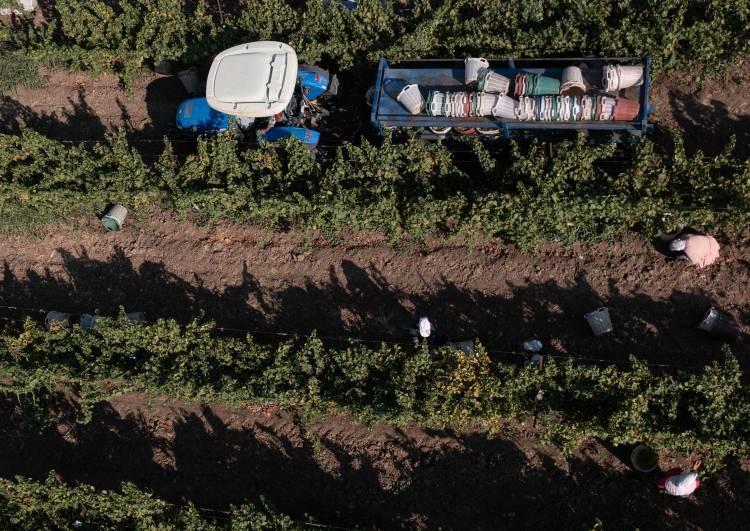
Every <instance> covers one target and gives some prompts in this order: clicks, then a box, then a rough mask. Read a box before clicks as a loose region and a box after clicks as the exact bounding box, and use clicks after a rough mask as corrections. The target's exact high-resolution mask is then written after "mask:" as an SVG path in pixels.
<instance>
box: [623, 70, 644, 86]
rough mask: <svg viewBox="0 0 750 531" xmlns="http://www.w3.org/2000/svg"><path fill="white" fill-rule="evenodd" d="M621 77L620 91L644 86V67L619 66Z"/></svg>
mask: <svg viewBox="0 0 750 531" xmlns="http://www.w3.org/2000/svg"><path fill="white" fill-rule="evenodd" d="M617 70H618V73H619V75H620V84H619V86H618V89H624V88H628V87H635V86H636V85H641V84H643V67H642V66H620V65H618V66H617Z"/></svg>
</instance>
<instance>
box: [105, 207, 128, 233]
mask: <svg viewBox="0 0 750 531" xmlns="http://www.w3.org/2000/svg"><path fill="white" fill-rule="evenodd" d="M127 216H128V209H127V208H125V207H124V206H122V205H114V206H113V207H112V208H110V209H109V210H108V211H107V213H106V214H105V215H104V217H103V218H102V225H104V228H105V229H107V230H108V231H110V232H118V231H120V230H122V226H123V225H124V224H125V218H126V217H127Z"/></svg>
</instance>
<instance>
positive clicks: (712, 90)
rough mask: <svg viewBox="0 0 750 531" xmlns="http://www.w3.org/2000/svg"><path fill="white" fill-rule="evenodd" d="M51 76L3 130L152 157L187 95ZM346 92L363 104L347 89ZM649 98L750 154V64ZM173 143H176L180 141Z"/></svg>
mask: <svg viewBox="0 0 750 531" xmlns="http://www.w3.org/2000/svg"><path fill="white" fill-rule="evenodd" d="M46 76H47V79H48V81H47V86H46V87H44V88H41V89H20V90H19V91H18V93H17V94H16V95H8V96H0V131H3V132H8V131H10V132H13V131H16V130H17V128H18V125H19V124H27V125H29V126H31V127H33V128H34V129H36V130H38V131H41V132H43V133H45V134H48V135H51V136H53V137H55V138H59V139H65V140H100V139H102V138H103V137H104V135H105V133H106V132H111V131H114V130H116V129H117V128H118V127H120V126H123V127H125V128H126V129H127V130H128V133H129V137H130V139H131V140H132V141H134V142H136V143H137V146H138V148H139V150H140V151H141V152H142V153H144V154H145V155H146V157H154V156H157V155H158V154H159V153H160V152H161V147H162V145H161V140H162V137H163V136H164V135H165V134H168V133H169V132H170V127H171V126H172V125H173V123H174V118H175V115H176V112H177V106H178V105H179V103H180V102H181V101H182V100H184V99H186V98H187V97H188V95H187V93H186V92H185V90H184V89H183V87H182V84H181V83H180V82H179V80H178V79H177V78H176V77H163V76H157V75H149V76H146V77H144V78H142V79H140V80H138V81H137V82H135V84H134V86H133V88H132V90H131V92H127V91H125V90H124V89H123V88H121V87H120V86H119V84H118V81H117V78H116V77H115V76H111V75H102V76H99V77H97V78H93V77H92V76H90V75H87V74H83V73H71V72H66V71H50V72H47V73H46ZM352 90H354V89H352ZM342 94H343V95H344V96H346V97H347V98H350V99H352V101H354V102H361V101H363V100H362V98H356V97H353V96H355V95H352V94H350V93H348V92H347V91H346V87H343V92H342ZM651 102H652V103H654V104H655V105H656V113H655V114H654V115H653V118H654V121H655V122H656V123H657V124H658V125H659V126H665V127H669V128H673V129H676V130H678V131H681V132H683V133H685V138H686V142H687V146H688V148H689V150H690V151H693V150H695V149H703V150H704V151H705V152H706V153H707V154H715V153H717V152H719V151H721V150H722V149H723V148H724V147H725V146H726V143H727V142H728V140H729V138H730V137H731V135H736V136H737V140H738V142H737V145H738V152H739V153H741V154H745V155H747V154H749V153H750V152H748V147H747V146H748V145H750V137H749V136H748V135H750V61H745V62H744V63H741V64H740V65H739V66H737V67H736V68H735V69H734V70H732V71H731V72H728V73H727V74H726V75H725V76H723V77H721V78H718V79H715V80H712V81H708V82H706V83H705V84H702V85H701V84H699V83H698V82H697V81H696V80H695V78H694V76H693V74H692V73H688V72H684V73H677V74H672V75H669V76H662V77H661V78H660V79H657V80H656V82H655V83H654V85H653V90H652V96H651ZM169 136H170V138H172V137H174V135H173V134H170V135H169ZM657 137H658V135H657ZM175 140H177V144H178V145H177V147H178V148H179V147H180V141H179V140H178V139H176V138H175Z"/></svg>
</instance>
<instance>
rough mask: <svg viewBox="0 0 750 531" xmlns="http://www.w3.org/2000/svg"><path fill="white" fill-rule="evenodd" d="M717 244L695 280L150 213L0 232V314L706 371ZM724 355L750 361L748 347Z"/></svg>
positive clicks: (676, 269)
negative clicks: (30, 235) (24, 311)
mask: <svg viewBox="0 0 750 531" xmlns="http://www.w3.org/2000/svg"><path fill="white" fill-rule="evenodd" d="M722 243H723V244H724V246H723V247H722V257H721V259H720V263H718V264H716V265H714V266H713V267H710V268H708V269H705V270H699V269H696V268H694V267H691V266H689V265H688V264H687V263H686V262H682V261H674V260H669V259H666V258H665V257H663V256H662V255H660V254H659V253H657V252H656V251H655V250H654V249H653V247H651V246H650V245H646V244H644V243H643V242H641V241H640V240H638V239H636V238H626V239H625V241H623V242H615V243H606V242H605V243H601V244H598V245H594V246H590V247H589V246H584V245H576V246H573V247H570V248H560V247H557V246H548V247H542V248H541V249H540V251H539V254H538V256H534V255H532V254H529V253H523V252H519V251H518V250H516V249H515V248H514V247H513V246H508V245H503V244H502V243H501V242H500V241H498V240H490V241H487V242H485V243H482V244H480V245H478V246H477V247H476V248H475V249H474V250H473V251H472V252H471V253H470V252H469V251H467V249H466V246H465V242H456V243H455V244H437V245H432V246H428V247H426V248H423V249H422V248H415V249H411V250H410V249H405V248H402V249H394V248H393V247H391V246H388V245H386V244H384V243H383V242H382V240H381V238H380V237H379V236H377V235H369V236H368V235H360V236H356V237H351V238H348V239H345V240H344V241H343V242H342V243H339V244H338V245H336V246H331V245H330V244H329V243H327V242H321V241H317V240H315V241H312V242H309V243H308V244H305V239H304V237H303V236H302V235H300V234H295V233H287V234H271V233H266V232H263V231H261V230H259V229H256V228H253V227H248V226H229V225H222V226H218V227H214V228H199V227H196V226H194V225H192V224H190V223H177V222H175V221H173V220H171V219H170V218H168V217H166V215H160V216H155V217H154V218H153V219H152V220H151V221H150V225H149V226H141V227H137V226H133V225H131V226H129V228H127V230H125V231H123V232H121V233H105V232H104V231H103V229H101V228H98V227H97V226H96V225H94V224H93V221H92V227H91V228H89V229H85V230H82V231H79V232H74V233H71V232H66V231H64V230H58V231H56V232H54V233H53V234H50V235H49V236H47V237H46V238H44V239H42V240H28V239H23V238H20V237H9V236H3V237H1V238H0V258H1V259H2V262H3V268H4V271H3V276H2V284H1V285H0V304H1V305H16V306H24V307H31V308H41V309H47V310H50V309H54V310H61V311H68V312H81V313H82V312H92V311H94V310H95V309H99V310H101V311H102V312H103V313H105V314H115V313H116V312H117V308H118V306H119V305H124V306H125V307H126V309H128V310H130V311H145V312H146V313H147V314H148V316H149V317H150V318H152V319H155V318H157V317H174V318H177V319H178V320H181V321H187V320H189V319H190V318H192V317H194V316H197V315H198V314H199V312H200V311H203V312H205V315H206V317H207V318H210V319H214V320H216V321H217V323H218V324H219V325H220V326H225V327H235V328H241V329H246V330H253V331H259V332H294V333H301V334H304V333H308V332H310V331H312V330H314V329H317V330H318V331H319V332H320V333H321V334H322V335H324V336H336V337H339V336H351V337H357V338H363V339H373V340H394V341H405V342H408V341H409V340H410V338H409V332H408V329H409V328H410V326H412V324H413V321H414V320H415V319H416V317H417V316H418V315H422V314H427V315H430V317H431V318H433V320H434V321H435V323H436V324H437V326H438V328H439V329H440V330H441V332H442V333H443V334H446V335H448V336H449V337H450V338H451V339H454V340H458V339H465V338H479V339H480V340H481V341H482V342H483V343H484V344H485V345H487V346H489V347H490V348H492V349H494V350H501V351H517V350H518V349H519V345H520V342H521V341H523V340H525V339H528V338H530V337H532V336H538V337H539V338H540V339H541V340H542V341H544V342H545V343H546V344H547V345H550V346H551V347H552V351H553V352H554V353H557V354H561V355H570V354H574V355H579V356H586V357H590V358H600V359H607V360H625V359H627V357H628V355H630V354H634V355H637V356H639V357H641V358H643V359H646V360H648V361H650V362H653V363H666V364H675V365H681V366H683V365H688V366H702V365H703V364H705V363H706V362H708V361H710V360H713V359H717V358H718V357H719V356H720V350H721V346H720V343H718V342H716V341H714V340H712V339H711V338H709V337H708V336H707V335H705V334H704V333H703V332H701V331H699V330H697V329H696V325H697V323H699V322H700V321H701V319H702V318H703V315H704V314H705V312H706V311H707V310H708V309H709V307H711V306H712V305H716V306H717V307H719V308H721V309H723V310H725V311H727V312H729V313H730V314H732V315H733V316H734V317H735V319H736V320H737V321H738V322H739V323H740V324H741V326H742V329H743V331H744V333H745V334H748V333H750V307H749V306H748V304H747V302H748V298H747V293H748V292H750V247H749V246H748V242H747V241H743V242H740V243H735V244H729V245H727V244H726V243H727V242H722ZM600 306H607V307H609V308H610V311H611V314H612V319H613V321H614V327H615V331H614V333H612V334H610V335H608V336H605V337H602V338H595V337H593V335H592V334H591V332H590V330H589V329H588V326H587V324H586V322H585V320H584V319H583V314H584V313H586V312H589V311H591V310H593V309H595V308H598V307H600ZM0 314H1V315H10V316H13V315H16V314H14V313H12V312H11V313H10V314H8V313H2V312H0ZM260 337H261V338H262V337H266V336H263V335H261V336H260ZM734 350H735V352H736V353H737V354H738V355H740V359H741V362H742V363H743V364H745V365H746V366H747V362H748V359H747V354H748V348H747V343H746V342H742V341H740V343H738V344H737V345H735V347H734ZM496 356H498V357H502V356H503V355H502V354H499V353H498V354H496Z"/></svg>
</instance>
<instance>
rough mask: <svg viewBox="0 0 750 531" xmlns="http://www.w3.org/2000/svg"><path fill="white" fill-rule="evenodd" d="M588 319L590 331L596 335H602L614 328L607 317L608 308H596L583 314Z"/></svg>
mask: <svg viewBox="0 0 750 531" xmlns="http://www.w3.org/2000/svg"><path fill="white" fill-rule="evenodd" d="M583 317H584V318H585V319H586V321H588V323H589V326H590V327H591V331H592V332H594V335H595V336H596V337H599V336H602V335H604V334H607V333H609V332H611V331H612V330H614V328H613V327H612V320H611V319H610V318H609V309H607V308H598V309H596V310H594V311H593V312H591V313H587V314H586V315H584V316H583Z"/></svg>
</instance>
